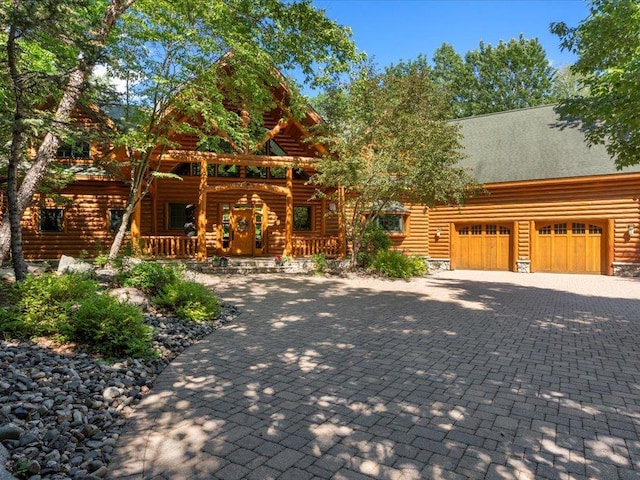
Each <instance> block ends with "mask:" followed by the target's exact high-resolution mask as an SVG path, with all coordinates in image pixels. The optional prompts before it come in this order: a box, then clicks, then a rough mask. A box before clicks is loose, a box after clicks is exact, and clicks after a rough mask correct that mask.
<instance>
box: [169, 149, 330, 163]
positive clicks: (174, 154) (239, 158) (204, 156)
mask: <svg viewBox="0 0 640 480" xmlns="http://www.w3.org/2000/svg"><path fill="white" fill-rule="evenodd" d="M162 159H163V160H167V161H177V162H190V163H202V162H203V161H204V162H206V163H217V164H220V165H243V166H247V165H251V166H259V167H315V166H316V165H317V164H318V162H319V161H320V159H319V158H315V157H298V156H290V155H289V156H265V155H250V154H246V155H239V154H220V153H213V152H198V151H194V150H167V151H165V152H164V153H163V154H162Z"/></svg>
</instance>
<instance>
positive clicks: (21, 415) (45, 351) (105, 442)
mask: <svg viewBox="0 0 640 480" xmlns="http://www.w3.org/2000/svg"><path fill="white" fill-rule="evenodd" d="M237 315H238V310H237V309H236V308H235V307H233V306H232V305H228V304H226V303H223V308H222V311H221V313H220V315H219V316H218V317H217V318H216V319H214V320H211V321H208V322H187V321H183V320H180V319H178V318H176V317H174V316H166V315H162V314H159V313H149V314H147V315H145V321H146V322H147V323H148V324H149V325H151V326H152V327H154V329H155V335H154V339H153V347H154V348H155V349H157V350H158V351H159V352H160V357H159V358H158V359H155V360H150V361H145V360H139V359H125V360H121V361H117V362H107V361H105V360H104V359H102V358H100V357H97V356H95V355H90V354H87V353H81V352H77V351H74V350H73V349H68V350H69V351H64V349H60V348H51V347H50V346H49V345H46V344H43V343H42V342H33V341H18V340H0V480H5V479H13V478H15V477H14V476H16V477H18V478H28V479H29V480H42V479H55V480H62V479H88V480H95V479H100V478H104V477H105V476H106V475H107V473H108V466H109V461H110V460H111V455H112V453H113V450H114V447H115V445H116V442H117V440H118V438H119V436H120V433H121V431H122V428H123V426H124V424H125V423H126V421H127V417H128V416H129V415H130V414H131V413H132V412H133V408H134V406H135V405H136V404H137V403H138V402H139V401H140V400H141V398H142V397H143V396H144V395H145V394H147V393H148V392H149V390H150V389H151V388H152V387H153V384H154V382H155V379H156V378H157V376H158V374H159V373H160V372H162V370H164V368H165V367H166V366H167V365H168V364H169V363H170V362H171V360H173V359H174V358H175V357H177V356H178V355H179V354H180V353H181V352H182V351H183V350H184V349H186V348H187V347H189V346H191V345H193V344H194V343H196V342H197V341H198V340H199V339H200V338H202V337H204V336H206V335H209V334H210V333H212V332H214V331H215V330H217V329H218V328H220V327H221V326H222V325H224V324H226V323H229V322H231V321H232V320H233V319H234V318H235V317H236V316H237ZM3 445H4V447H3ZM5 447H6V449H5ZM3 465H5V466H6V469H5V468H3Z"/></svg>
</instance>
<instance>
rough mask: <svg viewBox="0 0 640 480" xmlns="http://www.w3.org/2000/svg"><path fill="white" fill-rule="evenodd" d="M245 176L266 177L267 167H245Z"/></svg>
mask: <svg viewBox="0 0 640 480" xmlns="http://www.w3.org/2000/svg"><path fill="white" fill-rule="evenodd" d="M245 177H247V178H267V167H255V166H247V167H245Z"/></svg>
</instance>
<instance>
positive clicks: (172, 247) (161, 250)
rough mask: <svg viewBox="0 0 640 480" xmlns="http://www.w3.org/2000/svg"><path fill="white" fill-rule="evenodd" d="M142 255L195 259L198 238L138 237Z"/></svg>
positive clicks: (169, 236)
mask: <svg viewBox="0 0 640 480" xmlns="http://www.w3.org/2000/svg"><path fill="white" fill-rule="evenodd" d="M140 240H141V243H142V245H141V249H142V254H143V255H149V256H152V257H167V258H195V256H196V254H197V253H198V238H197V237H185V236H184V235H181V236H172V235H159V236H151V235H146V236H142V237H140Z"/></svg>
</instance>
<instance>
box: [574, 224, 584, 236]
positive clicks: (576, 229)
mask: <svg viewBox="0 0 640 480" xmlns="http://www.w3.org/2000/svg"><path fill="white" fill-rule="evenodd" d="M584 232H585V224H584V223H572V224H571V233H573V234H581V233H584Z"/></svg>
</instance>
